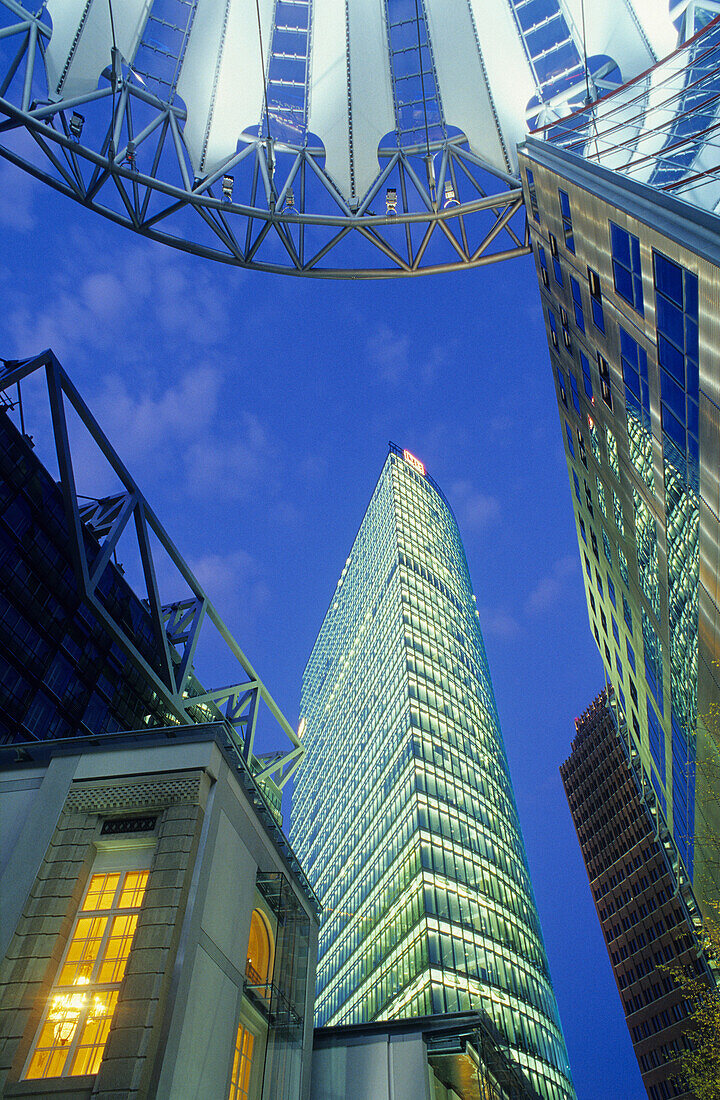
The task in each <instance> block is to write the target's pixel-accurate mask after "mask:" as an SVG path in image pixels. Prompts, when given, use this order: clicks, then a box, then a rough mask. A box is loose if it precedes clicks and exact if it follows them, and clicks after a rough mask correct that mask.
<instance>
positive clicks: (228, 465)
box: [185, 411, 277, 502]
mask: <svg viewBox="0 0 720 1100" xmlns="http://www.w3.org/2000/svg"><path fill="white" fill-rule="evenodd" d="M275 459H276V454H275V447H274V444H273V443H272V442H271V441H270V439H269V436H268V433H267V431H266V429H265V428H264V426H263V425H262V424H261V422H260V420H259V419H258V418H257V416H255V415H254V414H253V413H250V412H247V411H243V412H241V413H239V414H238V416H237V419H236V422H235V423H234V425H233V434H232V438H231V439H225V438H219V437H218V436H217V435H215V433H212V432H207V433H205V434H204V435H203V436H202V438H200V439H198V440H197V441H196V442H195V443H193V445H192V446H191V447H190V448H189V449H188V451H187V453H186V455H185V466H186V472H187V488H188V491H189V492H190V493H191V494H192V495H193V496H196V497H198V498H203V497H212V498H213V499H214V500H215V501H216V502H217V501H220V500H224V501H228V500H244V499H247V497H248V496H249V495H250V494H251V493H252V492H253V490H254V489H256V488H257V487H258V486H260V485H262V486H263V490H264V492H267V490H268V486H269V484H273V485H274V484H275V483H276V481H277V479H276V477H275V470H276V468H277V464H276V461H275Z"/></svg>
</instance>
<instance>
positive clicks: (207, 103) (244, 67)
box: [178, 0, 274, 176]
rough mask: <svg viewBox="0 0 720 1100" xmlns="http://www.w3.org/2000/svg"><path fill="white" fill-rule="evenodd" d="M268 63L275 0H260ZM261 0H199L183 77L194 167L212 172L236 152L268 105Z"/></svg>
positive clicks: (180, 91) (187, 137)
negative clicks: (260, 34)
mask: <svg viewBox="0 0 720 1100" xmlns="http://www.w3.org/2000/svg"><path fill="white" fill-rule="evenodd" d="M259 4H260V25H261V28H262V47H263V57H264V59H265V64H266V65H267V58H268V52H269V48H270V42H271V34H272V13H273V6H274V5H273V0H259ZM260 56H261V55H260V41H259V38H258V21H257V10H256V7H255V0H222V2H218V0H198V4H197V9H196V11H195V18H194V20H193V24H192V31H191V33H190V38H189V41H188V44H187V48H186V50H185V57H184V59H183V65H182V69H181V72H180V79H179V80H178V94H179V95H180V96H181V97H182V99H183V100H184V101H185V106H186V107H187V122H186V123H185V129H184V138H185V144H186V146H187V150H188V153H189V154H190V159H191V161H192V165H193V168H194V169H195V172H196V174H197V175H198V176H206V175H209V174H210V173H211V172H213V171H214V170H215V169H216V168H219V167H220V166H221V165H222V163H223V162H224V161H225V160H227V158H228V157H230V156H232V154H233V153H234V152H235V150H236V148H237V144H238V141H239V139H240V135H241V134H242V132H243V130H245V129H247V128H248V127H250V126H257V125H258V123H259V122H260V119H261V118H262V110H263V67H262V63H261V60H260Z"/></svg>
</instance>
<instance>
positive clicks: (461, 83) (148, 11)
mask: <svg viewBox="0 0 720 1100" xmlns="http://www.w3.org/2000/svg"><path fill="white" fill-rule="evenodd" d="M533 3H534V5H535V6H539V7H541V8H542V13H541V14H542V17H543V27H544V28H545V30H544V31H543V35H542V36H541V37H542V43H541V44H539V43H538V42H536V39H537V37H538V36H537V35H535V34H534V33H533V29H534V28H533V26H529V25H528V26H525V23H524V21H523V20H522V19H521V18H520V17H519V16H517V15H516V13H515V11H514V7H515V6H516V5H512V4H509V3H508V2H507V0H424V2H423V3H422V4H416V5H415V6H413V5H412V3H411V4H410V5H409V14H408V16H407V18H406V19H403V20H400V21H398V20H399V15H398V13H399V12H400V9H401V7H403V3H402V0H387V2H385V3H380V2H374V3H372V4H368V3H367V0H345V2H344V3H338V2H337V0H292V3H287V4H286V3H280V4H277V3H275V2H274V0H223V2H222V3H219V2H217V3H216V2H213V0H182V2H180V0H43V3H41V4H39V5H38V4H37V3H35V4H32V5H31V4H30V2H29V0H0V156H3V155H5V156H6V157H8V158H9V159H11V160H12V161H13V163H15V164H17V165H19V166H21V167H25V168H26V169H27V170H28V171H29V172H30V173H31V174H32V175H33V176H35V177H36V178H40V179H43V180H45V181H46V182H47V183H48V184H50V185H51V186H52V187H54V188H55V189H56V190H59V191H61V192H62V193H63V194H65V195H67V196H68V197H70V198H73V199H75V200H76V201H77V202H80V203H82V204H83V206H85V207H90V208H91V209H94V210H96V211H97V212H98V213H101V214H104V215H105V216H107V217H109V218H111V219H112V220H113V221H114V222H116V223H118V224H122V225H125V226H126V227H127V228H129V229H132V230H133V231H135V232H138V233H141V234H142V235H143V236H145V237H150V238H152V239H153V240H157V241H161V242H163V243H166V244H169V245H172V246H174V247H177V248H181V249H183V250H184V251H189V252H194V253H196V254H198V255H201V256H204V257H207V258H210V259H215V260H219V261H221V262H223V263H228V264H233V265H235V266H238V267H246V268H257V269H260V270H264V271H278V272H286V273H289V274H293V275H301V276H307V277H314V278H320V277H322V278H354V279H355V278H378V277H404V276H413V275H419V274H423V273H428V272H440V271H451V270H457V269H459V268H466V267H475V266H479V265H482V264H487V263H489V262H491V261H495V260H501V259H506V258H510V257H513V256H521V255H525V254H527V253H528V251H529V237H528V234H527V227H526V219H525V211H524V206H523V200H522V188H521V186H520V180H519V174H518V173H519V168H518V160H517V152H516V150H517V145H518V143H519V142H521V141H522V140H523V139H524V138H525V136H526V134H527V133H528V123H529V122H530V124H531V125H533V126H534V125H535V124H536V122H537V119H538V117H539V116H540V115H542V116H543V117H542V119H541V122H544V121H550V120H551V119H552V118H561V117H564V115H566V114H568V113H569V111H570V110H574V109H575V107H574V104H575V103H576V102H577V105H578V106H581V105H582V102H583V98H584V96H585V94H586V88H587V83H586V75H589V76H590V77H591V78H592V77H593V71H592V63H593V58H602V59H603V60H602V64H603V65H604V66H605V68H606V69H607V66H608V65H609V66H610V68H609V69H608V70H607V71H608V72H609V73H612V72H617V73H622V79H623V80H625V81H627V80H630V79H631V78H632V77H633V76H635V75H637V74H639V73H644V72H645V71H646V70H648V69H650V68H651V67H652V66H653V65H654V64H655V63H656V61H657V59H658V57H662V56H665V55H666V54H669V53H670V52H671V51H672V50H673V49H674V48H675V46H676V37H677V36H676V34H675V30H674V27H673V24H672V22H671V20H670V16H669V12H668V8H667V4H665V5H664V10H665V14H662V13H660V11H659V7H658V5H657V4H655V3H650V0H604V3H603V4H591V5H588V4H585V20H584V22H585V31H586V34H585V39H584V40H582V39H581V37H579V32H578V27H580V26H581V25H582V22H583V21H582V20H580V18H579V17H578V14H577V12H578V9H579V7H580V0H533ZM660 7H663V5H660ZM651 9H652V11H651ZM655 9H657V11H656V10H655ZM288 34H291V35H292V38H293V42H294V46H293V51H292V53H291V54H289V53H288V50H287V45H286V43H287V40H288ZM408 43H410V44H408ZM585 54H587V57H588V58H589V59H590V70H591V71H590V72H589V74H587V71H586V65H585V62H584V58H585ZM611 62H612V64H611ZM603 71H604V70H603ZM608 79H610V77H609V76H608V77H607V79H605V84H607V80H608ZM407 81H410V85H409V86H412V87H415V86H417V87H418V88H419V89H420V90H421V95H420V98H419V100H418V101H417V102H414V103H413V104H412V107H409V106H408V104H407V103H405V102H404V101H403V97H402V94H400V93H401V89H402V88H403V87H408V84H407ZM79 110H82V115H79V114H78V111H79ZM78 120H80V121H78ZM27 132H29V133H30V134H31V136H32V139H33V140H31V141H28V140H27ZM118 150H125V153H124V154H122V155H117V151H118ZM141 165H142V168H141V167H140V166H141ZM460 179H462V199H461V198H460V191H459V188H458V187H457V186H456V184H455V183H453V185H452V198H451V199H450V198H449V197H448V195H449V192H448V191H447V182H448V181H449V180H450V181H456V180H458V181H459V180H460ZM218 190H219V192H220V193H218ZM291 195H292V200H291V198H290V196H291ZM393 195H394V196H395V200H394V201H393V200H392V196H393ZM283 196H284V198H283ZM383 197H384V198H385V208H384V209H383V205H382V202H383ZM448 204H449V206H448ZM198 215H199V216H198ZM458 215H462V217H458Z"/></svg>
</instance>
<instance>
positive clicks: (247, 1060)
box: [228, 913, 255, 1100]
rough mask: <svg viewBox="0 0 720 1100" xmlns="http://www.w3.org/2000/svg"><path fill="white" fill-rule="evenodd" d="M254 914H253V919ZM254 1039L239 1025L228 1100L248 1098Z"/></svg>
mask: <svg viewBox="0 0 720 1100" xmlns="http://www.w3.org/2000/svg"><path fill="white" fill-rule="evenodd" d="M254 916H255V913H253V917H254ZM254 1044H255V1038H254V1036H253V1034H252V1032H251V1031H248V1029H247V1028H246V1027H245V1025H244V1024H242V1023H241V1024H240V1026H239V1027H238V1030H237V1037H236V1039H235V1055H234V1057H233V1067H232V1074H231V1077H230V1095H229V1097H228V1100H248V1098H249V1096H250V1071H251V1070H252V1056H253V1046H254Z"/></svg>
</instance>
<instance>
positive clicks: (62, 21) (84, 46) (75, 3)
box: [45, 0, 152, 99]
mask: <svg viewBox="0 0 720 1100" xmlns="http://www.w3.org/2000/svg"><path fill="white" fill-rule="evenodd" d="M151 3H152V0H122V3H120V4H115V5H114V6H113V17H114V25H115V41H116V43H117V47H118V49H119V51H120V53H121V54H122V56H123V57H124V58H125V60H126V61H128V62H131V61H132V59H133V57H134V56H135V51H136V50H137V47H138V43H139V42H140V38H141V36H142V33H143V30H144V28H145V23H146V21H147V17H148V13H149V11H150V7H151ZM47 10H48V14H49V16H50V18H51V19H52V24H53V31H52V36H51V38H50V42H49V43H48V46H47V48H46V54H45V65H46V69H47V77H48V89H49V92H50V95H51V96H53V97H55V96H58V97H61V98H63V99H70V98H71V97H73V96H76V95H85V94H86V93H87V92H93V91H94V90H95V89H96V88H97V86H98V81H99V79H100V74H101V73H102V71H103V69H105V68H106V67H107V66H108V65H109V64H110V61H111V56H112V44H113V35H112V26H111V23H110V5H109V4H108V0H89V2H88V0H48V5H47Z"/></svg>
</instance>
